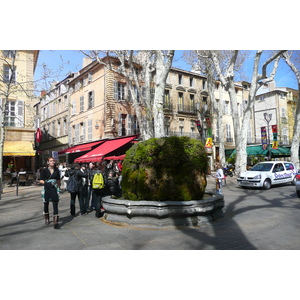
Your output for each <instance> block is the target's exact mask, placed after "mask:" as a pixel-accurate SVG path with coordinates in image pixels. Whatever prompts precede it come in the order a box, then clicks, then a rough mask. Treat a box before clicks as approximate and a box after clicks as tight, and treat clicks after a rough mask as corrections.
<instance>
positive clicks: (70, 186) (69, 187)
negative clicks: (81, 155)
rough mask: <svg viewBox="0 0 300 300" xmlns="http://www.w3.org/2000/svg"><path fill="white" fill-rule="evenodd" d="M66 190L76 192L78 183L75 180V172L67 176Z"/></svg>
mask: <svg viewBox="0 0 300 300" xmlns="http://www.w3.org/2000/svg"><path fill="white" fill-rule="evenodd" d="M67 190H68V192H69V193H77V192H78V183H77V180H76V173H75V174H74V175H72V176H70V177H69V180H68V183H67Z"/></svg>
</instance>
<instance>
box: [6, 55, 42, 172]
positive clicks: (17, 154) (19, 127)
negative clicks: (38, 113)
mask: <svg viewBox="0 0 300 300" xmlns="http://www.w3.org/2000/svg"><path fill="white" fill-rule="evenodd" d="M38 54H39V51H38V50H2V51H0V102H1V106H2V109H3V110H4V120H3V121H4V123H3V124H4V128H1V129H0V130H2V129H4V132H3V133H4V134H5V139H4V148H3V166H2V167H3V170H5V169H6V168H7V167H8V165H11V164H12V165H13V169H15V170H18V171H19V170H20V169H21V168H23V169H25V170H30V171H34V169H35V151H34V149H33V146H34V115H35V113H34V110H33V105H34V101H35V99H34V98H35V96H34V94H33V88H34V87H33V86H34V83H33V75H34V71H35V67H36V64H37V59H38ZM0 117H1V115H0ZM0 121H2V120H0Z"/></svg>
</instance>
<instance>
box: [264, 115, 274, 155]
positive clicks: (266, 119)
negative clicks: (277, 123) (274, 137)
mask: <svg viewBox="0 0 300 300" xmlns="http://www.w3.org/2000/svg"><path fill="white" fill-rule="evenodd" d="M264 118H265V121H266V122H267V126H268V160H271V139H270V128H269V124H270V121H271V120H272V114H268V113H266V112H265V113H264Z"/></svg>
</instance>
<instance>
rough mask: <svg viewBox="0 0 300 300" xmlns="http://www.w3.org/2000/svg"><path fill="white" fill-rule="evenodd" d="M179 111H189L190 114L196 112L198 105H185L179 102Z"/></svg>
mask: <svg viewBox="0 0 300 300" xmlns="http://www.w3.org/2000/svg"><path fill="white" fill-rule="evenodd" d="M178 112H179V113H188V114H196V113H197V111H196V107H195V105H183V104H178Z"/></svg>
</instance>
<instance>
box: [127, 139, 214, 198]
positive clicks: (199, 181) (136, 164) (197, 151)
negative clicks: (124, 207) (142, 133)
mask: <svg viewBox="0 0 300 300" xmlns="http://www.w3.org/2000/svg"><path fill="white" fill-rule="evenodd" d="M207 166H208V159H207V155H206V153H205V149H204V147H203V144H202V143H201V142H200V141H198V140H193V139H190V138H188V137H169V138H161V139H156V138H153V139H149V140H148V141H144V142H139V143H138V144H136V145H134V146H133V147H132V148H131V149H130V150H128V151H127V153H126V158H125V160H124V163H123V172H122V175H123V179H122V190H123V196H124V198H126V199H130V200H152V201H153V200H154V201H171V200H172V201H176V200H178V201H182V200H192V199H201V198H202V196H203V194H204V191H205V187H206V177H205V172H206V170H207Z"/></svg>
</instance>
